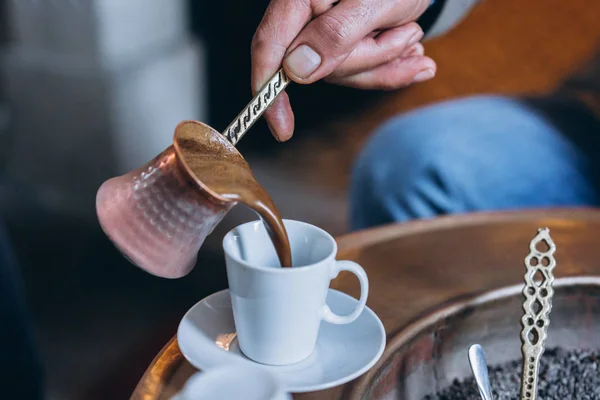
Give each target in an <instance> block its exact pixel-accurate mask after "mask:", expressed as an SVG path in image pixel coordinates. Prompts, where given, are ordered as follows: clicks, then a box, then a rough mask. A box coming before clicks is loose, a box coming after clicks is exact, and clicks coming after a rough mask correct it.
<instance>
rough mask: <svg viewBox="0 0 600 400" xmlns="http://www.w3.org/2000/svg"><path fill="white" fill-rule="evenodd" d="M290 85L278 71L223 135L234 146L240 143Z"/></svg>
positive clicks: (285, 77) (284, 75)
mask: <svg viewBox="0 0 600 400" xmlns="http://www.w3.org/2000/svg"><path fill="white" fill-rule="evenodd" d="M289 83H290V78H288V76H287V75H286V74H285V72H284V71H283V69H280V70H279V71H277V73H275V75H273V76H272V77H271V79H269V81H268V82H267V83H266V84H265V85H264V86H263V87H262V89H260V90H259V91H258V93H256V96H254V98H253V99H252V100H251V101H250V103H248V105H247V106H246V107H245V108H244V109H243V110H242V112H241V113H240V114H239V115H238V116H237V117H236V118H235V119H234V120H233V122H232V123H231V124H229V126H228V127H227V128H226V129H225V131H224V132H223V135H224V136H225V137H226V138H227V140H229V141H230V142H231V144H233V145H234V146H235V145H236V144H237V142H239V141H240V139H241V138H242V136H244V134H245V133H246V132H247V131H248V129H250V127H251V126H252V125H254V123H255V122H256V120H257V119H258V118H260V116H261V115H263V113H264V112H265V111H266V109H267V108H269V106H270V105H271V104H273V101H275V99H276V98H277V96H278V95H279V94H280V93H281V92H283V90H284V89H285V87H286V86H287V85H288V84H289Z"/></svg>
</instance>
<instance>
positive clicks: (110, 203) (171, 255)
mask: <svg viewBox="0 0 600 400" xmlns="http://www.w3.org/2000/svg"><path fill="white" fill-rule="evenodd" d="M187 123H193V124H198V125H199V126H201V127H203V129H208V130H212V128H210V127H209V126H208V125H205V124H202V123H201V122H196V121H184V122H182V123H181V124H179V125H178V127H179V126H181V125H182V124H187ZM176 132H177V129H176ZM215 135H218V133H217V132H216V131H215ZM223 140H225V139H223ZM235 204H236V203H235V202H233V201H231V200H227V199H224V198H222V197H221V196H218V195H217V194H215V193H213V192H212V191H211V190H210V189H208V188H206V187H205V186H204V185H203V184H202V182H200V181H199V180H198V179H196V178H194V177H193V175H192V174H191V172H190V171H189V170H188V169H187V168H186V166H185V165H184V164H183V163H182V162H181V161H180V157H179V156H178V152H177V149H176V146H174V145H173V146H170V147H169V148H167V149H166V150H165V151H163V152H162V153H161V154H159V155H158V156H157V157H156V158H154V159H153V160H152V161H150V162H149V163H147V164H146V165H144V166H142V167H140V168H138V169H137V170H135V171H131V172H129V173H127V174H125V175H122V176H119V177H116V178H112V179H109V180H108V181H106V182H104V183H103V184H102V186H101V187H100V189H99V190H98V194H97V196H96V211H97V214H98V220H99V221H100V225H101V226H102V229H103V230H104V232H105V233H106V235H107V236H108V237H109V238H110V240H111V241H112V242H113V243H114V245H115V246H116V247H117V248H118V249H119V250H120V251H121V253H122V254H123V255H124V256H125V257H126V258H128V259H129V260H130V261H131V262H132V263H133V264H135V265H137V266H138V267H140V268H142V269H144V270H146V271H148V272H150V273H151V274H154V275H157V276H160V277H164V278H179V277H182V276H185V275H186V274H188V273H189V272H190V271H191V270H192V268H194V265H195V263H196V259H197V255H198V251H199V250H200V247H201V246H202V243H203V242H204V240H205V239H206V237H207V236H208V235H209V234H210V233H211V232H212V231H213V229H214V228H215V227H216V226H217V225H218V224H219V222H221V220H222V219H223V217H224V216H225V215H226V214H227V212H228V211H229V210H231V208H233V206H235Z"/></svg>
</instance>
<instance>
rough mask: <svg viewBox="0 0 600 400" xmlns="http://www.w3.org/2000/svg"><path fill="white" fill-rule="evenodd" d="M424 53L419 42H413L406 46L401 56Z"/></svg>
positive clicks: (423, 48)
mask: <svg viewBox="0 0 600 400" xmlns="http://www.w3.org/2000/svg"><path fill="white" fill-rule="evenodd" d="M424 54H425V47H423V45H422V44H421V43H415V44H414V45H412V46H410V47H408V48H406V50H405V51H404V52H403V53H402V58H407V57H412V56H422V55H424Z"/></svg>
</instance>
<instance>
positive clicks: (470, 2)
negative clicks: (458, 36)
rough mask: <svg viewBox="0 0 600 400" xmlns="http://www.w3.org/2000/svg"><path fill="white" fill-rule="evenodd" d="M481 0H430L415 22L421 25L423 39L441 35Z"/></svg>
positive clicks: (459, 21) (464, 16)
mask: <svg viewBox="0 0 600 400" xmlns="http://www.w3.org/2000/svg"><path fill="white" fill-rule="evenodd" d="M481 1H482V0H432V1H431V3H430V4H429V7H428V8H427V10H425V12H424V13H423V15H421V17H420V18H419V19H418V20H417V23H418V24H419V25H421V28H422V29H423V32H424V33H425V39H431V38H434V37H437V36H441V35H443V34H445V33H447V32H448V31H449V30H451V29H452V28H454V27H455V26H457V25H458V24H459V23H461V22H462V21H463V20H464V19H465V18H466V16H467V15H468V14H469V12H471V10H472V9H473V7H475V6H476V5H477V3H479V2H481Z"/></svg>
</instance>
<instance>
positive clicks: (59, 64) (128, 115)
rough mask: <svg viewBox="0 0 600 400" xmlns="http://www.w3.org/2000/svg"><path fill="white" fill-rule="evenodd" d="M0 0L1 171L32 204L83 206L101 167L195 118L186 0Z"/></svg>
mask: <svg viewBox="0 0 600 400" xmlns="http://www.w3.org/2000/svg"><path fill="white" fill-rule="evenodd" d="M5 3H6V4H5V5H4V7H5V10H6V15H5V19H6V21H7V24H5V25H4V28H5V30H6V31H7V32H6V35H7V40H5V44H4V46H3V47H4V49H3V60H2V61H3V63H2V64H3V73H4V79H3V88H4V89H5V90H4V93H5V97H6V101H7V103H8V104H9V105H10V115H11V127H10V129H11V136H12V137H11V138H10V141H9V143H8V144H7V145H6V151H5V153H6V154H5V157H6V174H7V175H8V177H9V178H10V179H11V180H13V181H14V183H15V184H17V185H23V187H24V188H25V189H27V191H29V192H30V193H29V196H28V197H29V198H30V199H37V200H38V203H39V204H40V205H43V206H44V207H47V208H51V209H60V210H61V211H63V212H68V213H70V214H73V213H76V214H80V215H81V216H84V217H88V218H90V217H93V210H92V209H91V208H90V207H89V205H90V201H91V202H92V203H93V199H94V195H95V191H96V189H97V187H98V185H99V184H100V183H101V182H102V181H103V180H104V179H106V178H107V177H109V176H111V175H115V174H121V173H124V172H126V171H128V170H130V169H133V168H136V167H138V166H139V165H141V164H143V163H145V162H146V161H148V160H149V159H151V158H152V157H153V156H154V155H156V154H158V153H159V152H160V151H162V150H163V149H164V148H165V147H167V146H168V145H169V144H170V143H171V138H172V132H173V127H174V125H175V124H176V123H177V122H179V121H180V120H182V119H201V120H202V119H205V118H206V110H205V90H204V87H205V86H204V85H203V82H205V81H206V76H205V74H204V69H203V67H204V65H205V61H204V50H203V47H202V44H201V42H200V41H199V40H198V39H197V38H196V37H194V36H193V35H192V34H191V32H190V29H189V27H188V25H189V23H188V21H187V20H188V16H189V13H188V10H187V9H188V4H187V1H185V0H169V1H165V0H127V1H121V0H86V1H79V0H41V1H35V0H23V1H20V0H19V1H17V0H12V1H5ZM90 211H92V213H91V214H90Z"/></svg>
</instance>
